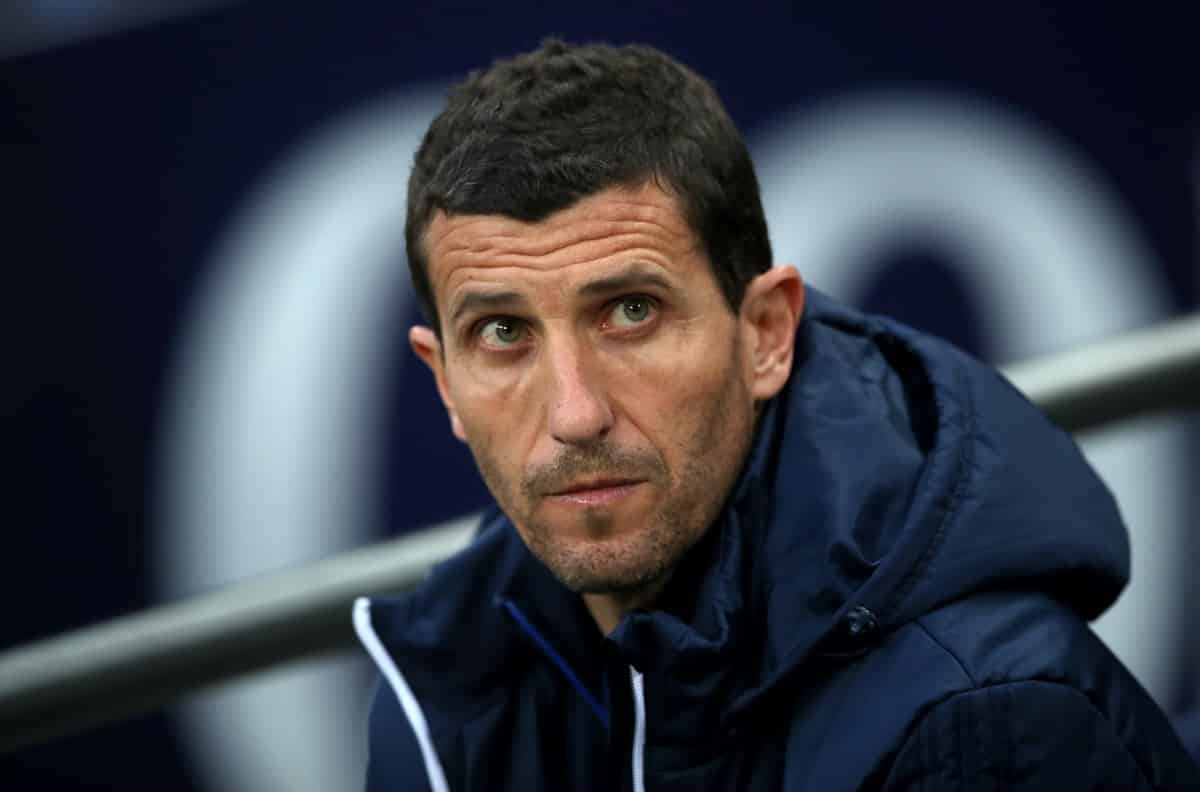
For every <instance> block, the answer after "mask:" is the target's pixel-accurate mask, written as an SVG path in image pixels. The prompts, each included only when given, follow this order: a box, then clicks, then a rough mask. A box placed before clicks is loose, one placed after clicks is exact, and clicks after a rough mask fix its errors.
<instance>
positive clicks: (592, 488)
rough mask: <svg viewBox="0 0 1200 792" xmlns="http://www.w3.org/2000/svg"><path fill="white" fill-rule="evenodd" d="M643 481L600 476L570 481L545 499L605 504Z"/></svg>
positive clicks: (612, 501) (591, 505)
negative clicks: (599, 477) (600, 477)
mask: <svg viewBox="0 0 1200 792" xmlns="http://www.w3.org/2000/svg"><path fill="white" fill-rule="evenodd" d="M644 483H645V482H644V481H643V480H641V479H628V478H602V479H589V480H582V481H576V482H572V483H571V484H570V485H568V486H566V487H564V488H563V489H561V490H557V491H555V492H551V493H549V494H547V495H546V499H547V500H549V501H551V502H554V503H560V504H563V505H573V506H589V507H594V506H605V505H608V504H611V503H614V502H616V501H618V500H621V499H622V498H625V497H627V496H629V495H631V494H632V493H633V491H634V490H636V489H637V487H638V486H639V485H641V484H644Z"/></svg>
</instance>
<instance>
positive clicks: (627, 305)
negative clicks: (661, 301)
mask: <svg viewBox="0 0 1200 792" xmlns="http://www.w3.org/2000/svg"><path fill="white" fill-rule="evenodd" d="M657 307H658V306H657V304H656V303H655V301H654V300H653V299H651V298H649V297H646V296H644V295H640V294H635V295H633V296H631V297H622V298H621V299H620V300H618V301H617V302H616V303H615V304H614V305H613V307H612V310H611V311H610V312H609V315H608V322H609V323H610V324H611V325H613V326H615V327H632V326H634V325H639V324H642V323H644V322H646V321H647V320H648V319H650V317H652V316H653V315H654V310H655V309H656V308H657Z"/></svg>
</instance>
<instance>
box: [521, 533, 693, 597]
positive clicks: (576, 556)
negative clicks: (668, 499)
mask: <svg viewBox="0 0 1200 792" xmlns="http://www.w3.org/2000/svg"><path fill="white" fill-rule="evenodd" d="M630 544H631V543H627V542H613V541H610V542H579V543H576V546H573V547H563V546H559V547H553V548H551V547H543V548H537V549H534V555H536V556H537V557H538V558H539V559H540V560H541V561H542V563H543V564H545V565H546V567H548V568H549V569H550V571H551V572H553V573H554V575H555V577H557V578H558V579H559V580H560V581H561V582H562V583H563V585H565V586H566V587H567V588H569V589H571V590H572V591H574V592H576V593H578V594H617V593H621V592H627V591H636V590H638V589H641V588H644V587H646V586H648V585H650V584H652V583H654V582H655V581H657V580H659V579H660V578H662V577H663V575H665V574H666V573H667V571H668V570H669V569H670V568H671V567H672V566H673V563H672V562H673V561H674V560H675V559H665V558H662V557H655V555H654V554H653V553H648V552H646V551H645V549H644V548H641V547H630ZM632 544H635V545H636V544H640V543H632ZM614 545H615V546H614Z"/></svg>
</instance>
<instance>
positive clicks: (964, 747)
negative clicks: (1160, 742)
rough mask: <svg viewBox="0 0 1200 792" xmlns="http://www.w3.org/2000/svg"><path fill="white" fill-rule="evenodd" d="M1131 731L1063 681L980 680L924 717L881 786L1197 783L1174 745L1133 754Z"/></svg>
mask: <svg viewBox="0 0 1200 792" xmlns="http://www.w3.org/2000/svg"><path fill="white" fill-rule="evenodd" d="M1123 738H1124V739H1123ZM1130 738H1131V735H1123V734H1121V733H1119V732H1118V730H1117V729H1116V728H1115V727H1114V724H1113V723H1112V721H1110V720H1109V719H1108V718H1107V717H1105V715H1104V714H1103V713H1102V712H1100V711H1099V710H1098V709H1097V708H1096V707H1095V706H1094V705H1093V704H1092V702H1091V701H1089V700H1088V698H1087V697H1086V696H1084V695H1083V694H1082V693H1081V692H1079V691H1078V690H1075V689H1074V688H1071V687H1067V686H1066V685H1062V684H1057V683H1053V682H1039V681H1025V682H1013V683H1007V684H1001V685H995V686H991V687H984V688H979V689H976V690H971V691H968V692H964V693H959V694H956V695H954V696H951V697H950V698H948V699H946V700H945V701H943V702H941V703H940V704H938V705H937V706H936V707H934V708H933V709H932V710H931V711H929V712H928V713H927V714H926V715H925V716H924V717H923V718H921V719H920V720H919V721H918V722H917V724H916V725H915V726H914V728H913V729H912V731H911V732H910V734H909V736H908V738H907V740H906V742H905V743H904V744H903V746H902V747H901V749H900V752H899V754H898V755H897V757H896V761H895V763H894V764H893V766H892V769H891V771H890V773H889V774H888V778H887V781H886V783H885V784H884V790H885V791H886V792H901V790H905V792H935V791H936V792H951V790H971V791H972V792H992V791H993V790H995V791H996V792H999V790H1019V792H1032V791H1033V790H1051V789H1053V790H1063V792H1101V791H1102V790H1103V791H1104V792H1108V791H1109V790H1111V792H1117V790H1125V791H1126V792H1132V791H1133V790H1137V791H1138V792H1141V791H1142V790H1145V791H1146V792H1149V791H1150V790H1176V789H1178V790H1184V789H1200V787H1196V786H1194V785H1195V784H1196V783H1197V781H1198V780H1200V779H1198V778H1197V776H1196V775H1195V774H1194V773H1193V772H1192V768H1190V767H1187V766H1186V765H1184V764H1182V763H1180V762H1177V761H1175V751H1173V750H1172V749H1171V748H1170V747H1168V749H1167V751H1166V753H1167V756H1166V757H1163V756H1155V757H1147V756H1135V754H1134V752H1131V750H1130V748H1129V747H1128V743H1129V742H1130V741H1131V740H1130ZM1135 741H1136V740H1135ZM1164 758H1165V759H1167V761H1165V762H1164V761H1162V760H1163V759H1164Z"/></svg>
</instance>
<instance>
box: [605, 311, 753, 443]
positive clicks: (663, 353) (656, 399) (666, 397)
mask: <svg viewBox="0 0 1200 792" xmlns="http://www.w3.org/2000/svg"><path fill="white" fill-rule="evenodd" d="M735 344H736V339H734V338H733V337H731V336H729V335H721V336H718V337H715V338H714V337H712V336H709V337H698V336H697V337H685V338H684V339H683V340H682V341H680V342H677V343H674V344H672V345H670V346H669V347H666V348H660V349H648V350H645V351H644V352H643V353H641V354H639V355H637V356H635V357H634V358H631V359H630V360H629V361H628V365H627V366H626V367H625V369H624V372H625V373H624V374H617V375H616V376H618V377H623V378H625V379H626V381H627V382H629V383H630V385H631V387H630V388H629V389H628V391H627V393H628V394H629V398H627V399H626V401H625V403H626V405H627V407H628V410H627V411H628V413H629V414H630V416H631V417H632V418H633V419H634V422H635V423H637V424H639V429H641V431H642V432H643V434H646V435H647V436H649V437H651V438H652V439H653V440H654V441H655V444H656V445H659V446H660V448H661V450H663V451H664V452H666V451H667V450H668V449H667V448H662V446H663V445H664V444H669V445H670V446H673V447H675V448H678V449H681V450H686V451H687V452H690V453H694V452H697V451H707V450H709V447H710V446H711V445H712V443H713V441H714V440H716V441H719V440H720V437H719V435H720V434H723V433H720V432H716V429H717V428H718V425H721V426H724V425H726V424H727V422H728V421H729V420H730V419H732V418H734V416H735V415H737V414H738V413H739V412H741V411H743V410H741V404H740V402H741V401H745V402H746V403H747V404H749V403H750V402H751V399H750V396H749V392H748V390H747V388H746V384H745V382H744V372H743V370H742V369H743V367H742V366H741V364H740V358H739V356H738V355H737V347H736V345H735ZM747 409H749V408H747Z"/></svg>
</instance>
